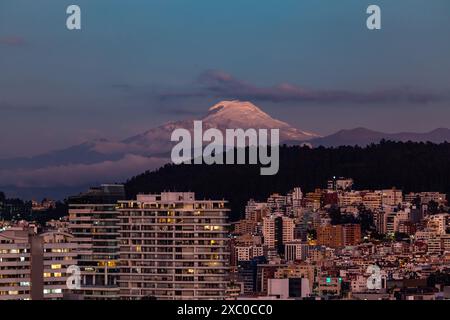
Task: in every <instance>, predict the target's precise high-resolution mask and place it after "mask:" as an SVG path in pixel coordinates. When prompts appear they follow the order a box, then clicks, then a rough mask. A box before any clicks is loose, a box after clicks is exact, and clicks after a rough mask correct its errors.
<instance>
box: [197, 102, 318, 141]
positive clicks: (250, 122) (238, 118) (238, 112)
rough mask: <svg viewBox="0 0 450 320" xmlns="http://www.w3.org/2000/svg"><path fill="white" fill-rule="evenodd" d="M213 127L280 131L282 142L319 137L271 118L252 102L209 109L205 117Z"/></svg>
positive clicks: (229, 103) (223, 103)
mask: <svg viewBox="0 0 450 320" xmlns="http://www.w3.org/2000/svg"><path fill="white" fill-rule="evenodd" d="M202 120H203V122H206V123H207V124H209V125H210V126H211V127H216V128H218V129H222V130H223V129H226V128H230V129H236V128H242V129H248V128H255V129H280V135H281V140H301V141H305V140H309V139H313V138H317V137H318V135H317V134H314V133H311V132H306V131H301V130H299V129H296V128H294V127H291V126H290V125H289V124H287V123H286V122H283V121H280V120H277V119H274V118H272V117H271V116H269V115H268V114H267V113H265V112H264V111H262V110H261V109H260V108H258V107H257V106H255V105H254V104H253V103H251V102H241V101H237V100H235V101H222V102H219V103H218V104H216V105H214V106H212V107H211V108H209V113H208V115H206V117H204V118H203V119H202Z"/></svg>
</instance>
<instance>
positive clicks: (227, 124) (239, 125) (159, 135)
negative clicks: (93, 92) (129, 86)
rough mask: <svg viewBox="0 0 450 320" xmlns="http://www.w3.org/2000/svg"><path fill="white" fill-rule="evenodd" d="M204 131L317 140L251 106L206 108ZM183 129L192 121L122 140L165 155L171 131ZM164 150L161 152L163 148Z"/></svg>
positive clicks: (226, 103) (232, 103)
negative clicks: (266, 133)
mask: <svg viewBox="0 0 450 320" xmlns="http://www.w3.org/2000/svg"><path fill="white" fill-rule="evenodd" d="M198 120H202V122H203V127H204V128H205V129H209V128H216V129H219V130H221V131H224V130H226V129H249V128H254V129H280V141H307V140H310V139H314V138H318V137H320V136H319V135H317V134H314V133H311V132H306V131H302V130H299V129H297V128H294V127H292V126H290V125H289V124H287V123H286V122H283V121H280V120H277V119H274V118H272V117H271V116H270V115H268V114H267V113H265V112H264V111H262V110H261V109H260V108H258V107H257V106H255V105H254V104H253V103H251V102H242V101H238V100H234V101H221V102H219V103H217V104H216V105H214V106H212V107H211V108H209V110H208V113H207V114H206V115H205V116H204V117H203V118H201V119H198ZM177 128H184V129H187V130H189V131H192V130H193V120H184V121H177V122H169V123H166V124H164V125H162V126H159V127H157V128H154V129H150V130H148V131H146V132H144V133H143V134H140V135H137V136H134V137H131V138H128V139H125V140H124V141H123V143H124V144H126V145H127V147H130V145H139V146H140V147H144V148H145V149H147V151H151V152H164V151H168V150H169V149H170V148H169V146H171V145H172V143H171V142H170V135H171V133H172V132H173V130H175V129H177ZM165 144H166V145H167V148H164V145H165Z"/></svg>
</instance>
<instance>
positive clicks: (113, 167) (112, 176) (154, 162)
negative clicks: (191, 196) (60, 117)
mask: <svg viewBox="0 0 450 320" xmlns="http://www.w3.org/2000/svg"><path fill="white" fill-rule="evenodd" d="M195 120H202V124H203V129H204V130H207V129H209V128H217V129H219V130H221V131H222V132H223V133H224V132H225V130H226V129H244V130H247V129H250V128H254V129H279V130H280V131H279V133H280V143H283V142H285V141H289V142H291V141H293V142H301V141H307V140H311V139H314V138H318V137H319V136H318V135H316V134H314V133H310V132H305V131H301V130H298V129H296V128H294V127H292V126H290V125H289V124H287V123H285V122H283V121H280V120H277V119H274V118H272V117H271V116H270V115H268V114H267V113H265V112H264V111H262V110H261V109H260V108H258V107H257V106H255V105H254V104H252V103H250V102H241V101H222V102H219V103H217V104H216V105H214V106H212V107H211V108H209V110H208V111H207V112H205V116H204V117H201V118H200V119H195ZM193 126H194V119H190V120H183V121H173V122H168V123H166V124H164V125H161V126H159V127H155V128H152V129H150V130H148V131H146V132H144V133H142V134H138V135H135V136H133V137H129V138H127V139H124V140H122V141H111V140H107V139H98V140H94V141H88V142H85V143H83V144H80V145H76V146H72V147H69V148H66V149H62V150H56V151H53V152H49V153H45V154H41V155H37V156H34V157H30V158H15V159H0V182H1V183H2V184H3V186H8V185H13V186H18V185H20V186H23V187H29V186H33V187H53V186H67V187H71V186H74V185H83V184H93V183H98V182H99V181H100V182H114V181H123V180H125V179H126V178H128V177H131V176H133V175H135V174H138V173H141V172H143V171H145V170H151V169H155V168H157V167H159V166H161V165H163V164H165V163H168V162H170V158H169V155H170V151H171V149H172V147H173V146H174V145H175V142H172V141H171V139H170V138H171V135H172V132H173V131H174V130H175V129H177V128H184V129H187V130H189V131H191V133H192V132H193ZM0 187H2V185H0Z"/></svg>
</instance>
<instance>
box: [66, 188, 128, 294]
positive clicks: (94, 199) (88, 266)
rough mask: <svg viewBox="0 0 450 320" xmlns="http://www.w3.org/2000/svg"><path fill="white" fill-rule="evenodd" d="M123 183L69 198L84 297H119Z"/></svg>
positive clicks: (70, 218)
mask: <svg viewBox="0 0 450 320" xmlns="http://www.w3.org/2000/svg"><path fill="white" fill-rule="evenodd" d="M124 199H125V191H124V187H123V185H115V184H113V185H107V184H105V185H101V186H100V187H99V188H91V189H90V190H89V191H88V192H86V193H82V194H80V195H78V196H75V197H71V198H70V199H69V229H70V232H71V233H72V234H73V235H74V238H73V241H74V243H76V244H77V246H78V248H79V254H78V257H77V259H78V266H79V267H80V270H81V289H80V290H78V291H76V293H79V294H81V295H82V296H83V298H84V299H117V298H118V294H119V287H118V285H117V277H118V271H119V269H118V265H117V264H118V259H119V239H118V237H119V225H118V222H119V219H118V216H117V214H118V212H117V210H116V209H117V208H116V207H117V201H119V200H124Z"/></svg>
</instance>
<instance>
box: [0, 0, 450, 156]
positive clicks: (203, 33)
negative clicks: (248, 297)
mask: <svg viewBox="0 0 450 320" xmlns="http://www.w3.org/2000/svg"><path fill="white" fill-rule="evenodd" d="M69 4H78V5H79V6H80V7H81V9H82V30H81V31H68V30H67V29H66V28H65V20H66V17H67V16H66V14H65V10H66V8H67V6H68V5H69ZM369 4H377V5H379V6H380V7H381V9H382V30H379V31H369V30H368V29H367V28H366V24H365V21H366V18H367V15H366V13H365V10H366V8H367V6H368V5H369ZM449 33H450V2H449V1H448V0H432V1H426V0H396V1H392V0H391V1H376V0H373V1H362V0H342V1H335V0H320V1H319V0H292V1H291V0H282V1H280V0H278V1H275V0H265V1H257V0H228V1H217V0H195V1H194V0H192V1H187V0H184V1H182V0H129V1H124V0H120V1H119V0H108V1H106V0H95V1H92V0H91V1H88V0H85V1H83V0H71V1H65V0H39V1H32V0H2V1H1V2H0V119H1V120H2V121H1V123H2V124H1V126H0V147H1V148H0V157H8V156H15V155H31V154H36V153H40V152H44V151H48V150H52V149H57V148H61V147H65V146H69V145H72V144H76V143H81V142H83V141H85V140H90V139H95V138H102V137H105V138H111V139H121V138H125V137H127V136H130V135H133V134H136V133H139V132H141V131H144V130H146V129H148V128H151V127H153V126H155V125H158V124H161V123H162V122H165V121H169V120H177V119H182V118H186V117H195V116H197V115H199V114H202V113H203V112H205V111H206V110H207V108H208V107H209V106H210V105H212V104H214V103H215V102H217V101H218V100H221V99H230V98H234V97H236V98H242V99H247V100H252V101H253V102H254V103H255V104H257V105H258V106H260V107H261V108H262V109H264V110H265V111H267V112H268V113H270V114H271V115H273V116H274V117H277V118H279V119H281V120H284V121H287V122H289V123H291V124H293V125H295V126H297V127H299V128H301V129H305V130H309V131H314V132H317V133H320V134H329V133H332V132H334V131H336V130H339V129H342V128H352V127H358V126H364V127H368V128H371V129H376V130H384V131H389V132H396V131H404V130H413V131H427V130H431V129H434V128H437V127H450V123H449V119H450V108H449V107H450V105H449V102H450V101H449V100H450V99H449V94H450V59H449V58H448V57H449V56H450V41H449V40H448V39H449V38H450V34H449ZM205 75H206V76H205ZM286 84H288V85H286ZM242 88H244V89H242ZM280 88H281V89H280ZM283 88H290V89H291V88H292V90H293V91H294V94H291V91H290V89H289V90H287V91H288V93H289V94H288V97H286V89H283ZM303 91H305V92H307V95H306V97H305V96H303V95H302V94H301V93H302V92H303Z"/></svg>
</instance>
